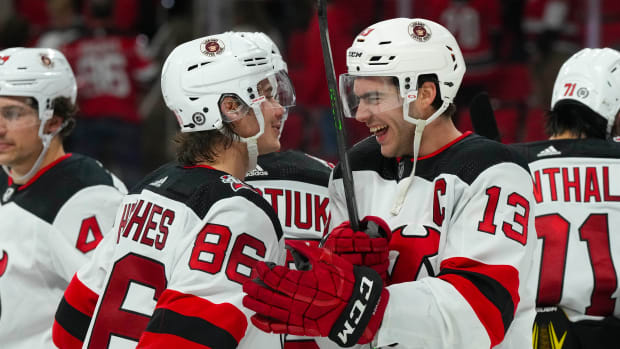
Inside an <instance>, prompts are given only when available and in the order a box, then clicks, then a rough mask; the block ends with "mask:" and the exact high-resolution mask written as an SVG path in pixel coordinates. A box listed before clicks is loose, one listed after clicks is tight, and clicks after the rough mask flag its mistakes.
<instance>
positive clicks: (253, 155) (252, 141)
mask: <svg viewBox="0 0 620 349" xmlns="http://www.w3.org/2000/svg"><path fill="white" fill-rule="evenodd" d="M252 110H254V115H255V116H256V121H258V132H257V133H256V134H255V135H254V136H251V137H239V138H240V139H241V142H243V143H245V146H246V148H247V149H248V168H247V170H246V172H248V171H252V170H253V169H255V168H256V163H257V161H258V138H259V137H260V136H261V135H262V134H263V133H264V132H265V118H264V117H263V112H262V111H261V110H260V104H259V105H258V106H252Z"/></svg>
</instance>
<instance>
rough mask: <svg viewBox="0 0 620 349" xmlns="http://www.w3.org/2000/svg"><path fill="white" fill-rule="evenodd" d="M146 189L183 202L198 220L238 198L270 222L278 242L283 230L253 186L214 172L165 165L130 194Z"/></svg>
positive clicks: (177, 165) (199, 167)
mask: <svg viewBox="0 0 620 349" xmlns="http://www.w3.org/2000/svg"><path fill="white" fill-rule="evenodd" d="M142 190H148V191H151V192H154V193H156V194H159V195H161V196H164V197H166V198H168V199H171V200H174V201H177V202H180V203H183V204H184V205H186V206H187V207H189V208H190V209H191V210H192V211H193V212H194V213H195V214H196V215H197V216H198V217H199V218H200V219H203V218H204V217H205V216H206V214H207V212H208V211H209V210H210V209H211V207H212V206H213V205H214V204H215V203H217V202H218V201H220V200H223V199H227V198H232V197H235V196H240V197H243V198H245V199H246V200H248V201H249V202H251V203H252V204H254V205H255V206H257V207H259V208H260V209H261V210H262V211H263V212H265V214H266V215H267V216H268V217H269V219H270V220H271V223H272V225H273V227H274V229H275V230H276V234H277V236H278V240H279V239H280V238H281V237H282V235H283V233H282V227H281V226H280V221H279V220H278V217H277V215H276V213H275V212H274V211H273V208H272V207H271V205H269V203H268V202H267V201H266V200H265V199H263V197H262V196H261V195H260V194H259V193H258V192H257V191H256V189H254V188H253V187H252V186H250V185H248V184H246V183H245V182H243V181H241V180H239V179H237V178H235V177H233V176H231V175H229V174H227V173H225V172H222V171H219V170H216V169H213V168H208V167H202V166H195V167H184V166H181V165H179V164H177V163H174V162H172V163H169V164H166V165H164V166H162V167H160V168H159V169H157V170H155V171H154V172H152V173H151V174H149V175H147V176H146V177H145V179H144V180H143V181H142V182H140V183H139V184H138V185H136V186H135V187H134V188H133V189H132V190H131V193H132V194H138V193H140V192H142Z"/></svg>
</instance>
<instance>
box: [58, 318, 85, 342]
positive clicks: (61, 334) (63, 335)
mask: <svg viewBox="0 0 620 349" xmlns="http://www.w3.org/2000/svg"><path fill="white" fill-rule="evenodd" d="M52 340H53V341H54V344H55V345H56V346H57V347H58V348H60V349H80V348H82V344H83V343H82V341H81V340H79V339H77V338H75V337H73V336H72V335H71V334H69V332H67V331H65V329H64V328H63V327H62V326H60V324H59V323H58V322H56V321H54V326H53V327H52Z"/></svg>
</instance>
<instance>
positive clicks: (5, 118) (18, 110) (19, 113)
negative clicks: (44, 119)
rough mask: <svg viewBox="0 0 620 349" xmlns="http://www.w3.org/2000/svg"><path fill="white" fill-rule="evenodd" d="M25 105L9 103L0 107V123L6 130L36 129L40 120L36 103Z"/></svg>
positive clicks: (16, 102) (15, 102)
mask: <svg viewBox="0 0 620 349" xmlns="http://www.w3.org/2000/svg"><path fill="white" fill-rule="evenodd" d="M29 100H30V99H27V102H26V103H21V102H18V101H14V102H13V101H11V102H7V103H2V104H1V105H0V123H1V126H3V127H5V128H6V129H7V130H19V129H28V128H38V127H39V124H40V122H41V121H40V120H39V117H38V110H37V106H36V102H35V104H34V105H30V103H29V102H28V101H29Z"/></svg>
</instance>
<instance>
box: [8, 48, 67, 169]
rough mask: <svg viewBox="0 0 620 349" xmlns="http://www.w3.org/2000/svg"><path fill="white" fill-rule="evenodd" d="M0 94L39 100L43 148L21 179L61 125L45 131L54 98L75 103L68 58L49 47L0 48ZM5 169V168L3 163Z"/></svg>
mask: <svg viewBox="0 0 620 349" xmlns="http://www.w3.org/2000/svg"><path fill="white" fill-rule="evenodd" d="M0 96H13V97H32V98H34V99H35V100H36V101H37V103H38V106H39V107H38V109H39V110H38V115H39V120H41V124H40V125H39V137H40V138H41V142H42V143H43V150H42V151H41V154H39V158H38V159H37V161H36V162H35V165H34V166H33V167H32V169H31V170H30V171H29V172H28V173H27V174H26V175H24V176H23V177H22V178H20V179H28V178H29V177H31V176H32V175H33V174H34V173H35V172H36V170H38V168H39V165H40V163H41V161H42V159H43V157H44V155H45V153H46V152H47V149H48V147H49V144H50V143H51V141H52V138H54V136H55V135H56V134H58V133H59V132H60V131H61V130H62V128H64V127H65V126H66V123H67V122H66V121H65V123H63V125H62V126H61V127H60V128H58V129H57V130H56V131H55V132H53V133H51V134H44V129H45V124H46V122H47V121H48V120H49V119H51V118H52V116H54V105H53V101H54V99H56V98H58V97H66V98H68V99H70V100H71V103H75V100H76V97H77V85H76V82H75V76H74V75H73V71H72V70H71V66H70V65H69V62H68V61H67V59H66V58H65V56H64V55H63V54H62V53H61V52H60V51H58V50H55V49H50V48H23V47H14V48H8V49H5V50H2V51H0ZM4 168H5V171H7V172H8V169H7V168H6V167H5V166H4Z"/></svg>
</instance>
